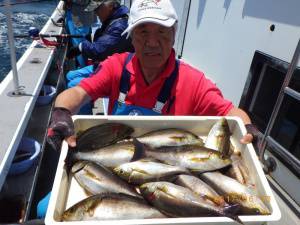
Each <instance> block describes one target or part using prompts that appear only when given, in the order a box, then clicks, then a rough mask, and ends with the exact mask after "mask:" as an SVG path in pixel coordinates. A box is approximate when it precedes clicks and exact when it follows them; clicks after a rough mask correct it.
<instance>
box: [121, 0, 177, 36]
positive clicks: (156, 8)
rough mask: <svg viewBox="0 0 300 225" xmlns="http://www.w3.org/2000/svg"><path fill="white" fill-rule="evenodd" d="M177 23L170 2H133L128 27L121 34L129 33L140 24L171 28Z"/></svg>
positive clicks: (163, 0) (141, 0) (158, 0)
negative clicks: (153, 24)
mask: <svg viewBox="0 0 300 225" xmlns="http://www.w3.org/2000/svg"><path fill="white" fill-rule="evenodd" d="M176 22H177V14H176V12H175V9H174V7H173V5H172V3H171V1H170V0H134V1H133V3H132V6H131V8H130V14H129V19H128V27H127V29H126V30H125V31H124V32H123V33H122V35H124V34H125V33H128V35H127V37H129V35H130V33H131V32H132V31H133V29H134V28H135V27H136V26H138V25H140V24H142V23H156V24H159V25H162V26H165V27H172V26H173V25H174V24H175V23H176Z"/></svg>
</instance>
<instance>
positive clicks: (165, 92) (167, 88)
mask: <svg viewBox="0 0 300 225" xmlns="http://www.w3.org/2000/svg"><path fill="white" fill-rule="evenodd" d="M178 67H179V61H178V60H176V62H175V68H174V70H173V72H172V74H171V75H170V76H169V77H168V78H167V79H166V81H165V83H164V85H163V87H162V89H161V90H160V93H159V95H158V97H157V101H159V102H161V103H166V102H167V100H168V99H169V98H170V96H171V91H172V87H173V85H174V82H175V80H176V77H177V74H178Z"/></svg>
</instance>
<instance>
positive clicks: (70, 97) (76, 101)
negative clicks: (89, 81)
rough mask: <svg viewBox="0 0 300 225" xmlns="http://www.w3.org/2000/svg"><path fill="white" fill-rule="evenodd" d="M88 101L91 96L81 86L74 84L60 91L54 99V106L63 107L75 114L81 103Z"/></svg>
mask: <svg viewBox="0 0 300 225" xmlns="http://www.w3.org/2000/svg"><path fill="white" fill-rule="evenodd" d="M89 101H91V98H90V96H89V95H88V94H87V93H86V91H85V90H84V89H83V88H82V87H80V86H76V87H73V88H70V89H67V90H65V91H63V92H62V93H60V94H59V95H58V96H57V98H56V100H55V107H61V108H65V109H67V110H69V111H70V112H71V113H72V114H75V113H77V112H78V111H79V109H80V107H81V106H82V105H84V104H85V103H88V102H89Z"/></svg>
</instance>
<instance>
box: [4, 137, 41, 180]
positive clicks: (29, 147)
mask: <svg viewBox="0 0 300 225" xmlns="http://www.w3.org/2000/svg"><path fill="white" fill-rule="evenodd" d="M18 151H22V152H28V153H30V154H31V156H30V157H29V158H28V157H27V158H26V159H25V160H23V161H20V162H15V163H12V164H11V167H10V170H9V173H8V174H9V175H17V174H21V173H24V172H26V171H27V170H28V169H29V168H30V167H31V166H32V165H33V163H34V162H35V161H36V160H37V158H38V155H39V153H40V151H41V145H40V144H39V143H38V142H37V141H36V140H35V139H32V138H27V137H23V138H22V140H21V142H20V144H19V147H18V149H17V152H18Z"/></svg>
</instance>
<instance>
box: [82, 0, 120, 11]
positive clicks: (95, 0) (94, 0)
mask: <svg viewBox="0 0 300 225" xmlns="http://www.w3.org/2000/svg"><path fill="white" fill-rule="evenodd" d="M109 1H112V0H91V1H90V3H89V4H88V5H87V7H86V8H85V9H84V11H86V12H92V11H94V10H95V9H97V8H98V7H99V6H100V5H101V4H102V3H104V2H109ZM112 2H117V3H119V4H120V0H113V1H112Z"/></svg>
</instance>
